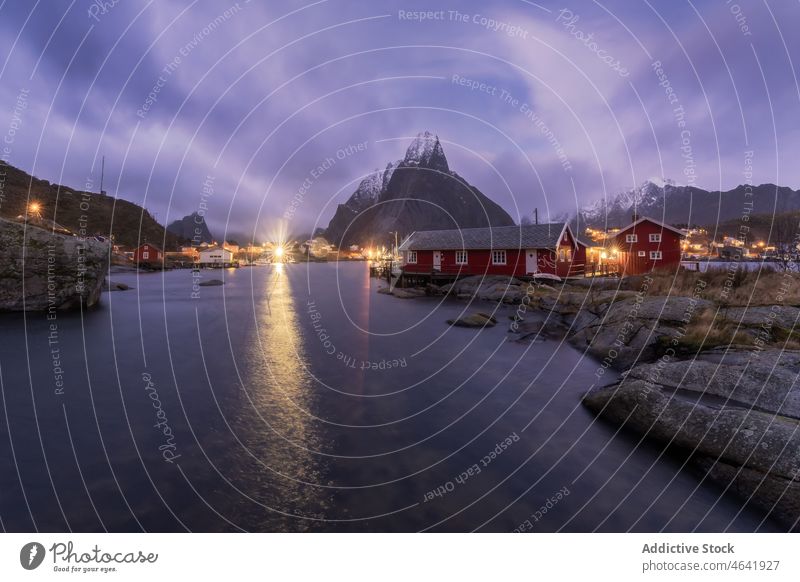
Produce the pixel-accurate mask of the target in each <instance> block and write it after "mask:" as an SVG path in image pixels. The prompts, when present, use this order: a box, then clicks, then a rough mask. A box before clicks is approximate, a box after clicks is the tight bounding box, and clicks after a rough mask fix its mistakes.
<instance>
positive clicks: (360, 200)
mask: <svg viewBox="0 0 800 582" xmlns="http://www.w3.org/2000/svg"><path fill="white" fill-rule="evenodd" d="M398 164H400V162H390V163H389V164H387V165H386V169H384V170H379V169H377V168H376V169H375V171H373V172H372V173H371V174H370V175H369V176H367V177H366V178H364V179H363V180H361V183H360V184H359V185H358V188H357V189H356V191H355V192H353V195H352V196H350V198H349V199H348V201H347V202H346V203H345V204H346V205H347V206H348V207H349V208H350V209H351V210H354V211H356V212H360V211H361V210H364V209H365V208H369V207H370V206H372V205H373V204H375V202H376V201H377V200H378V197H379V196H380V195H381V192H383V191H384V190H385V189H386V186H387V185H388V184H389V180H391V179H392V174H393V173H394V169H395V168H396V167H397V166H398Z"/></svg>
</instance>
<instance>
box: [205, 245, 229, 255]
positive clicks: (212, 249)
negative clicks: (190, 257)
mask: <svg viewBox="0 0 800 582" xmlns="http://www.w3.org/2000/svg"><path fill="white" fill-rule="evenodd" d="M213 251H227V252H229V253H232V252H233V251H232V250H230V249H226V248H225V247H220V246H216V247H207V248H204V249H201V250H200V252H201V253H208V252H213Z"/></svg>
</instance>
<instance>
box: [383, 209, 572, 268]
mask: <svg viewBox="0 0 800 582" xmlns="http://www.w3.org/2000/svg"><path fill="white" fill-rule="evenodd" d="M399 251H400V252H401V254H402V255H403V273H404V274H409V275H431V276H436V275H452V276H456V277H457V276H468V275H508V276H514V277H524V276H534V275H536V274H548V275H557V276H558V277H568V276H572V275H580V274H583V268H584V264H585V262H586V245H585V244H583V243H581V242H580V241H578V239H577V238H576V237H575V235H574V234H573V233H572V230H571V229H570V227H569V225H568V224H567V223H565V222H561V223H549V224H532V225H524V226H498V227H491V228H464V229H454V230H424V231H415V232H413V233H411V234H410V235H409V236H408V237H406V239H405V240H404V241H403V243H402V244H401V245H400V247H399Z"/></svg>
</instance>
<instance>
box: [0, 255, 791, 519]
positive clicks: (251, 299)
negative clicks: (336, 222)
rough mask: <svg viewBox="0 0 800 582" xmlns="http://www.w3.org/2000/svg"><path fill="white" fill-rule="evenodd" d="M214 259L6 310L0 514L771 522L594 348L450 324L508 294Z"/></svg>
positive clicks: (1, 324)
mask: <svg viewBox="0 0 800 582" xmlns="http://www.w3.org/2000/svg"><path fill="white" fill-rule="evenodd" d="M202 278H203V279H211V278H224V280H225V285H224V286H218V287H201V288H199V289H200V290H199V297H197V298H192V292H193V288H192V284H193V279H192V273H191V272H190V271H171V272H166V273H163V274H162V273H156V274H141V275H137V274H120V275H115V276H114V277H113V280H115V281H119V282H124V283H127V284H129V285H131V286H132V287H134V289H132V290H129V291H125V292H114V293H106V294H104V296H103V302H102V305H101V306H100V307H99V308H97V309H94V310H92V311H90V312H88V313H84V314H80V313H70V314H58V317H57V319H56V320H54V321H48V320H47V318H46V317H45V315H44V314H40V313H29V314H24V315H23V314H12V315H3V316H2V317H0V346H1V347H0V388H2V402H0V405H2V414H0V520H2V527H3V528H4V529H5V530H10V531H21V530H29V531H30V530H41V531H68V530H73V531H102V530H108V531H140V530H147V531H183V530H192V531H237V530H258V531H309V530H310V531H414V530H423V529H430V530H434V531H470V530H483V531H511V530H514V529H515V528H517V527H519V526H520V525H521V524H523V523H525V522H526V520H528V524H529V525H527V526H526V527H528V528H530V529H532V530H533V531H557V530H562V531H594V530H599V531H627V530H635V531H658V530H662V529H663V530H667V531H689V530H695V529H696V530H699V531H722V530H726V529H727V530H731V531H753V530H756V529H760V530H767V531H770V530H772V529H774V528H775V526H774V525H773V524H772V523H770V522H768V521H767V522H764V521H763V516H762V515H761V514H760V513H758V512H756V511H755V510H752V509H749V508H743V507H742V505H741V503H740V502H739V501H738V500H737V499H736V498H733V497H730V496H726V495H723V494H722V492H721V490H720V489H718V488H717V487H714V486H712V485H709V484H705V483H702V482H701V481H700V479H699V478H698V476H697V475H696V474H694V473H693V472H691V471H689V470H687V469H681V465H682V462H683V461H682V460H681V459H679V458H676V457H674V456H671V455H666V454H664V453H663V451H662V450H661V449H660V448H659V447H657V446H655V445H652V444H642V443H639V440H638V437H636V436H635V435H631V434H628V433H626V432H619V431H617V428H616V427H614V426H611V425H609V424H606V423H604V422H600V421H597V420H595V419H594V417H593V416H592V415H591V414H590V413H589V412H587V411H586V410H585V409H584V408H583V407H581V406H580V404H579V397H580V395H581V394H582V393H583V392H584V391H585V390H586V389H587V388H588V387H589V386H591V385H592V384H593V382H594V381H595V380H596V378H595V370H596V369H597V362H596V361H593V360H592V359H590V358H588V357H585V356H583V354H582V353H580V352H578V351H576V350H574V349H573V348H571V347H569V346H568V345H566V344H562V343H561V342H559V341H552V340H548V341H540V342H537V343H533V344H520V343H517V342H513V341H509V338H510V337H513V336H511V335H510V334H508V332H507V325H505V323H504V322H505V321H507V320H508V316H509V315H510V314H512V313H513V312H514V309H513V308H510V307H505V308H500V309H499V310H498V311H497V314H496V315H497V317H498V320H500V325H497V326H496V327H494V328H491V329H486V330H482V331H480V332H479V331H475V330H470V329H459V328H450V327H449V326H448V325H447V324H446V323H445V322H446V320H447V319H449V318H452V317H454V316H457V315H458V314H459V313H461V312H462V311H464V310H467V311H468V312H469V311H474V310H475V309H480V310H483V311H488V310H491V309H493V308H494V304H489V303H480V304H476V305H473V306H469V305H468V304H467V303H464V302H456V301H439V300H436V299H432V298H431V299H429V298H423V299H415V300H400V299H397V298H394V297H390V296H386V295H382V294H378V293H377V292H376V290H377V287H378V286H379V285H382V283H380V282H378V281H376V280H374V279H370V278H369V277H368V270H367V265H366V264H363V263H343V264H338V265H337V264H333V263H329V264H312V265H305V264H293V265H286V266H282V267H280V266H279V267H259V268H242V269H238V270H227V271H224V272H220V271H217V272H212V271H206V272H203V273H202ZM605 378H608V379H610V378H609V376H608V375H606V376H605ZM507 439H508V440H507ZM500 443H504V444H505V446H503V445H501V446H500V447H498V444H500ZM508 443H510V444H508ZM432 491H438V494H433V493H431V492H432ZM567 493H568V494H567ZM552 499H554V500H555V501H552ZM548 500H551V501H548ZM542 506H549V507H548V508H547V510H546V512H542V511H540V508H542ZM537 511H538V512H539V513H536V512H537Z"/></svg>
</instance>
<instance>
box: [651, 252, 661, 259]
mask: <svg viewBox="0 0 800 582" xmlns="http://www.w3.org/2000/svg"><path fill="white" fill-rule="evenodd" d="M650 259H652V260H653V261H658V260H660V259H661V251H650Z"/></svg>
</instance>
